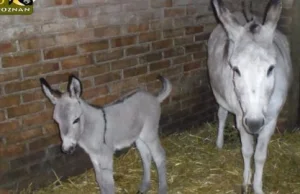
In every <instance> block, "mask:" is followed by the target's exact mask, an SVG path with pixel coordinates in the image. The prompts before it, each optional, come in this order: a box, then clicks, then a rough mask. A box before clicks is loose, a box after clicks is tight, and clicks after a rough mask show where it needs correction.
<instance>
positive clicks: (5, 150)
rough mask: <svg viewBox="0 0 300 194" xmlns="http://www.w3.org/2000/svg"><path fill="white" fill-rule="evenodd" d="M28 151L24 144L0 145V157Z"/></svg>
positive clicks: (18, 154) (13, 155) (17, 154)
mask: <svg viewBox="0 0 300 194" xmlns="http://www.w3.org/2000/svg"><path fill="white" fill-rule="evenodd" d="M25 151H26V148H25V145H24V144H15V145H9V146H5V147H1V146H0V157H8V158H10V157H15V156H20V155H23V154H24V153H25Z"/></svg>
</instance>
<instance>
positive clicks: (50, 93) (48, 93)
mask: <svg viewBox="0 0 300 194" xmlns="http://www.w3.org/2000/svg"><path fill="white" fill-rule="evenodd" d="M40 82H41V86H42V90H43V92H44V94H45V96H47V98H49V100H50V101H51V102H52V104H55V103H56V101H57V97H56V96H55V92H54V91H53V90H52V88H51V86H50V85H49V84H48V82H47V81H46V80H45V79H44V78H40Z"/></svg>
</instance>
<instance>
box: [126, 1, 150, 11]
mask: <svg viewBox="0 0 300 194" xmlns="http://www.w3.org/2000/svg"><path fill="white" fill-rule="evenodd" d="M146 9H148V2H145V1H140V2H139V1H135V2H134V3H132V2H130V3H128V4H123V11H125V12H133V11H140V10H146Z"/></svg>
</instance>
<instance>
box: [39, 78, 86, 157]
mask: <svg viewBox="0 0 300 194" xmlns="http://www.w3.org/2000/svg"><path fill="white" fill-rule="evenodd" d="M40 82H41V85H42V90H43V92H44V94H45V95H46V96H47V97H48V98H49V100H50V101H51V102H52V104H53V105H54V112H53V119H54V120H55V121H56V122H57V123H58V125H59V130H60V135H61V138H62V141H63V145H62V151H63V152H65V153H68V154H71V153H73V151H74V150H75V147H76V145H77V142H78V140H79V137H80V135H81V133H82V131H83V122H82V120H83V119H84V118H83V117H82V108H81V103H80V96H81V93H82V86H81V82H80V80H79V79H78V78H76V77H75V76H74V75H71V76H70V77H69V83H68V91H67V92H65V93H61V92H60V91H57V90H53V89H52V88H51V86H50V85H49V84H48V83H47V81H46V80H45V79H44V78H41V79H40Z"/></svg>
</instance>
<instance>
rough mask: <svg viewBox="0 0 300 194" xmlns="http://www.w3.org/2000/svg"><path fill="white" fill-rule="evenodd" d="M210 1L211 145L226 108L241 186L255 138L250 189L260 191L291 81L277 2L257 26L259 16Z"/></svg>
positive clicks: (247, 182)
mask: <svg viewBox="0 0 300 194" xmlns="http://www.w3.org/2000/svg"><path fill="white" fill-rule="evenodd" d="M213 5H214V7H215V9H216V12H217V15H218V17H219V19H220V21H221V24H220V25H218V26H217V27H216V28H215V29H214V30H213V32H212V33H211V35H210V38H209V41H208V54H209V55H208V69H209V77H210V83H211V87H212V90H213V93H214V96H215V98H216V101H217V102H218V104H219V111H218V119H219V127H218V138H217V147H218V148H222V147H223V139H224V137H223V136H224V126H225V122H226V118H227V114H228V112H231V113H233V114H235V116H236V125H237V128H238V130H239V132H240V136H241V141H242V155H243V159H244V175H243V177H244V182H243V185H244V188H246V189H245V190H247V186H248V185H250V184H251V182H252V178H251V177H252V174H251V158H252V156H253V153H254V146H255V145H254V140H253V138H254V136H257V144H256V149H255V154H254V160H255V173H254V179H253V189H254V192H255V193H256V194H263V189H262V188H263V184H262V175H263V167H264V163H265V161H266V158H267V147H268V144H269V141H270V138H271V136H272V135H273V133H274V130H275V126H276V123H277V118H278V115H279V113H280V111H281V109H282V106H283V105H284V103H285V101H286V96H287V93H288V89H289V87H290V84H291V81H292V80H291V77H292V75H291V73H292V64H291V58H290V50H289V43H288V41H287V38H286V36H285V35H283V34H282V33H280V32H279V31H277V30H276V25H277V22H278V19H279V16H280V13H281V2H280V1H279V0H271V1H270V5H271V6H270V8H269V9H268V12H267V14H266V18H265V21H264V23H263V24H262V23H260V22H259V21H262V20H261V19H259V17H256V16H253V17H252V16H251V17H250V18H252V19H253V20H252V21H249V22H247V21H246V19H245V18H244V17H243V15H242V14H241V13H235V14H232V13H230V11H229V10H228V9H226V8H225V7H224V4H223V3H222V1H221V0H213ZM247 15H251V14H250V12H249V11H248V12H247ZM235 16H237V17H235ZM235 18H236V19H235ZM272 66H273V67H274V68H273V67H272ZM253 135H254V136H253Z"/></svg>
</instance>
